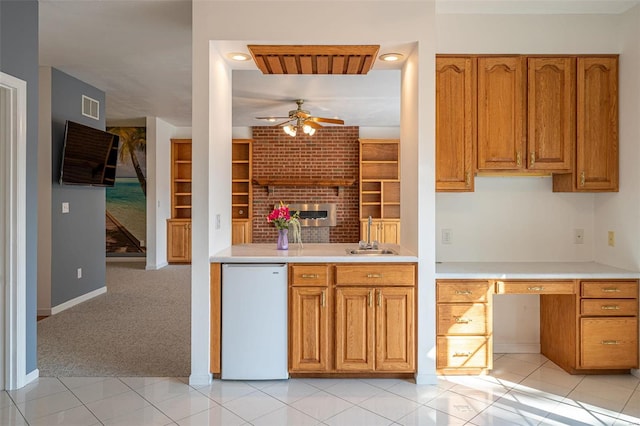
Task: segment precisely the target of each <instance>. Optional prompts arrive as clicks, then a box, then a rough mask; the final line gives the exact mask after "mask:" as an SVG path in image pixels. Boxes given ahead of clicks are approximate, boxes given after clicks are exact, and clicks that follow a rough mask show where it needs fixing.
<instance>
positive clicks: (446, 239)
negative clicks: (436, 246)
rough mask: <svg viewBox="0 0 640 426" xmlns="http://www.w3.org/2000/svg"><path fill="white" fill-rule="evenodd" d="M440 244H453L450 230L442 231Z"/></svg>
mask: <svg viewBox="0 0 640 426" xmlns="http://www.w3.org/2000/svg"><path fill="white" fill-rule="evenodd" d="M442 244H453V231H452V230H451V229H443V230H442Z"/></svg>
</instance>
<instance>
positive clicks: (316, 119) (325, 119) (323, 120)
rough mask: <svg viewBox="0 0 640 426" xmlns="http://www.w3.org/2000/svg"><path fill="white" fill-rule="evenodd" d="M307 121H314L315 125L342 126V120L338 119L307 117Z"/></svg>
mask: <svg viewBox="0 0 640 426" xmlns="http://www.w3.org/2000/svg"><path fill="white" fill-rule="evenodd" d="M307 120H311V121H315V122H316V123H331V124H344V120H340V119H339V118H326V117H309V118H308V119H307Z"/></svg>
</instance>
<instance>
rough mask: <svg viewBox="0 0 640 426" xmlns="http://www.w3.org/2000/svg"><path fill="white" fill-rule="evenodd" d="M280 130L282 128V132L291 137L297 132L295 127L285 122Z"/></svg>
mask: <svg viewBox="0 0 640 426" xmlns="http://www.w3.org/2000/svg"><path fill="white" fill-rule="evenodd" d="M282 130H284V132H285V133H286V134H288V135H289V136H292V137H295V135H296V133H297V132H296V128H295V127H293V126H292V125H291V124H287V125H286V126H284V127H283V128H282Z"/></svg>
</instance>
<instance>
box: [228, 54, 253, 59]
mask: <svg viewBox="0 0 640 426" xmlns="http://www.w3.org/2000/svg"><path fill="white" fill-rule="evenodd" d="M227 56H228V57H229V58H231V59H233V60H234V61H248V60H249V59H251V56H249V55H247V54H246V53H241V52H233V53H229V55H227Z"/></svg>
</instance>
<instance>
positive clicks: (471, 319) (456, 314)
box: [437, 303, 490, 335]
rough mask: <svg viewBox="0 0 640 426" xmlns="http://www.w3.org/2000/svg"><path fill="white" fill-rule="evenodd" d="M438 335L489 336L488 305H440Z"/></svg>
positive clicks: (438, 307)
mask: <svg viewBox="0 0 640 426" xmlns="http://www.w3.org/2000/svg"><path fill="white" fill-rule="evenodd" d="M437 315H438V317H437V324H438V331H437V332H438V334H439V335H444V334H449V335H451V334H487V328H488V327H487V321H488V318H489V316H490V312H488V305H487V304H486V303H438V306H437Z"/></svg>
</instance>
